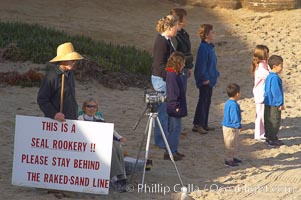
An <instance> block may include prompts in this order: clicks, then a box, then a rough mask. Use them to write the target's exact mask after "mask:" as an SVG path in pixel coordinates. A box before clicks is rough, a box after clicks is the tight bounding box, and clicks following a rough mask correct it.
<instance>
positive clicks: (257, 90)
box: [252, 45, 270, 141]
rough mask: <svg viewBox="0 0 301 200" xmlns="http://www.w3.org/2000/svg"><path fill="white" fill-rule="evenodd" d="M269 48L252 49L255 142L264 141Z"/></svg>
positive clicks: (261, 46) (257, 47)
mask: <svg viewBox="0 0 301 200" xmlns="http://www.w3.org/2000/svg"><path fill="white" fill-rule="evenodd" d="M268 57H269V48H268V47H267V46H265V45H257V46H256V47H255V49H254V55H253V60H252V73H253V75H254V87H253V94H254V100H255V105H256V120H255V133H254V139H255V140H259V141H261V140H264V139H265V137H264V134H265V131H264V103H263V98H264V86H265V79H266V77H267V76H268V75H269V71H270V67H269V66H268V64H267V60H268Z"/></svg>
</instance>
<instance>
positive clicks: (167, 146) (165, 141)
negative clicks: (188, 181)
mask: <svg viewBox="0 0 301 200" xmlns="http://www.w3.org/2000/svg"><path fill="white" fill-rule="evenodd" d="M156 119H157V122H158V125H159V128H160V131H161V135H162V138H163V140H164V143H165V146H166V149H167V151H168V154H169V157H170V160H171V162H172V163H173V165H174V167H175V169H176V172H177V174H178V177H179V179H180V182H181V185H182V187H184V184H183V181H182V178H181V176H180V173H179V171H178V168H177V165H176V162H175V161H174V158H173V155H172V153H171V150H170V147H169V144H168V141H167V139H166V136H165V134H164V131H163V128H162V125H161V122H160V120H159V117H157V116H156Z"/></svg>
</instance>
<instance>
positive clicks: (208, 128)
mask: <svg viewBox="0 0 301 200" xmlns="http://www.w3.org/2000/svg"><path fill="white" fill-rule="evenodd" d="M203 128H204V129H205V130H206V131H214V130H215V128H213V127H209V126H206V127H203Z"/></svg>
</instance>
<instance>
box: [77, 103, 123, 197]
mask: <svg viewBox="0 0 301 200" xmlns="http://www.w3.org/2000/svg"><path fill="white" fill-rule="evenodd" d="M82 110H83V112H82V113H80V114H81V115H80V116H78V120H85V121H94V122H104V119H103V118H102V115H101V114H100V113H99V112H97V111H98V104H97V102H96V100H95V99H93V98H89V99H87V100H86V101H84V103H83V105H82ZM126 140H127V139H126V138H124V137H122V136H121V135H119V134H118V133H117V132H116V131H115V130H114V140H113V146H112V160H111V175H110V177H111V186H112V187H113V188H114V189H115V190H117V191H118V192H126V173H125V168H124V158H123V152H122V150H121V146H120V142H125V141H126Z"/></svg>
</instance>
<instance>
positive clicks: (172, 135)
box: [167, 117, 182, 154]
mask: <svg viewBox="0 0 301 200" xmlns="http://www.w3.org/2000/svg"><path fill="white" fill-rule="evenodd" d="M168 121H169V124H168V137H167V141H168V145H169V147H170V150H171V153H172V154H175V153H177V152H178V146H179V139H180V134H181V131H182V124H181V118H177V117H168Z"/></svg>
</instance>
